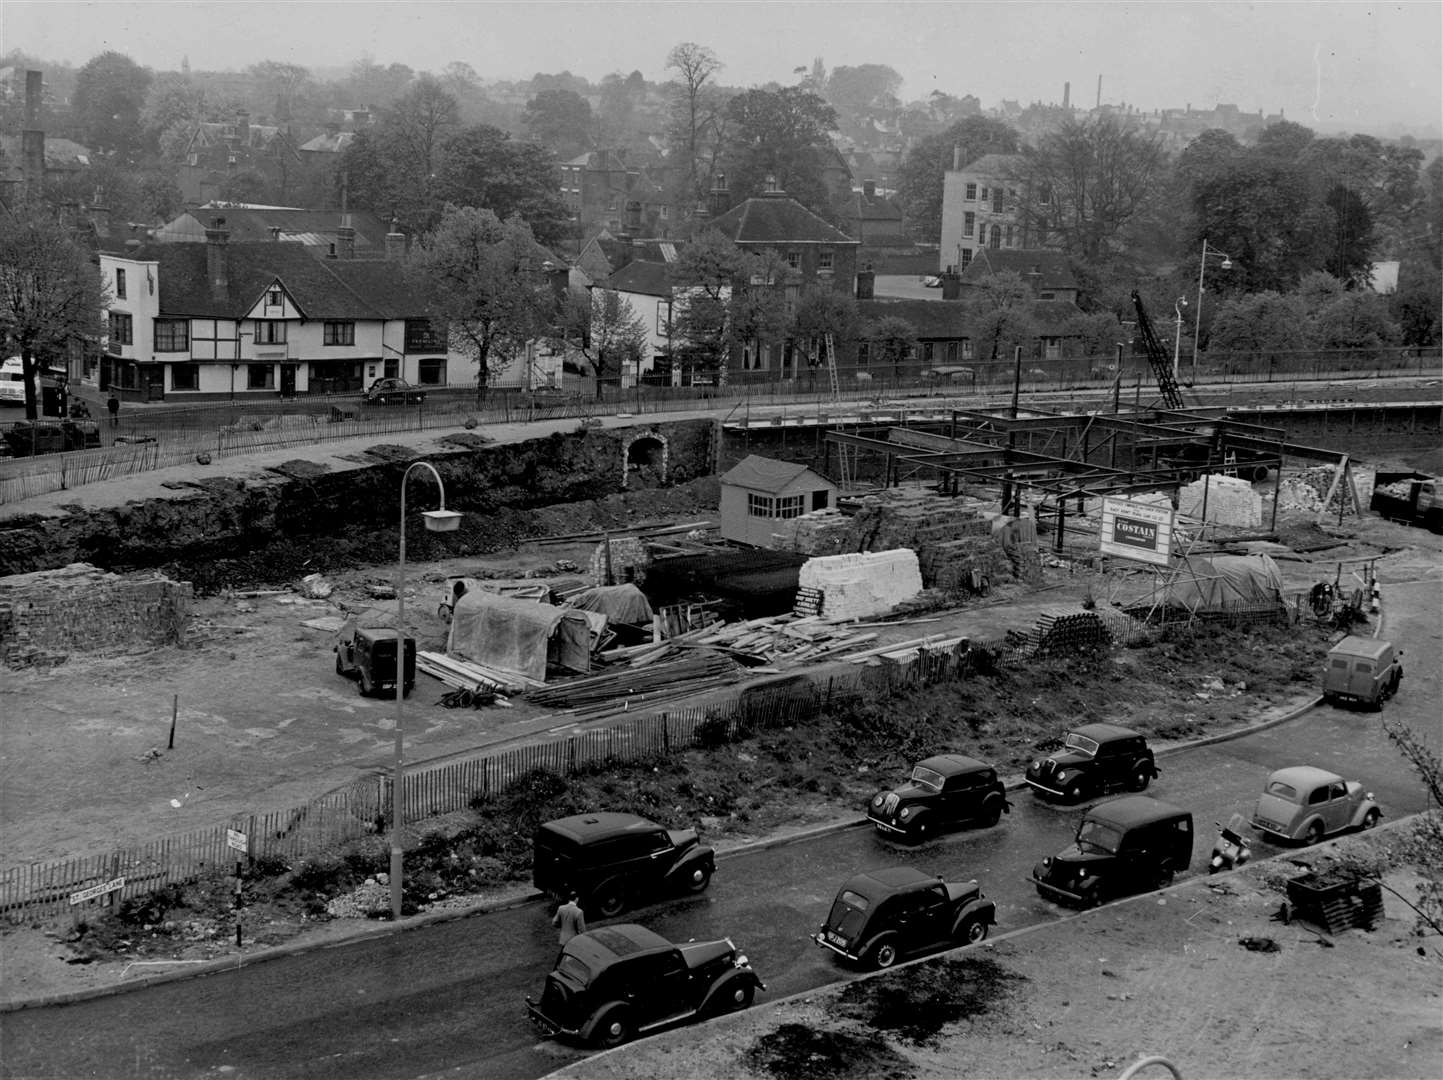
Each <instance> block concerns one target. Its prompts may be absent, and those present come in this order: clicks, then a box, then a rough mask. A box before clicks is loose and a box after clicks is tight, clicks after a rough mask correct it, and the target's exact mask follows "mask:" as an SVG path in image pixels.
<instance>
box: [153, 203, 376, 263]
mask: <svg viewBox="0 0 1443 1080" xmlns="http://www.w3.org/2000/svg"><path fill="white" fill-rule="evenodd" d="M217 217H223V218H225V227H226V229H228V230H229V231H230V239H231V243H246V242H249V241H257V240H270V239H272V236H271V229H272V228H277V229H280V230H281V235H282V236H283V237H286V238H299V237H300V236H302V235H303V234H306V233H312V234H318V235H319V237H321V238H324V240H325V242H326V243H334V242H335V240H336V230H337V229H339V228H340V227H341V212H340V211H339V210H306V209H299V208H293V207H282V206H273V207H237V206H227V207H224V208H221V207H216V208H214V209H202V210H187V211H186V212H184V213H182V214H181V215H179V216H178V217H176V218H175V219H174V220H173V221H170V222H167V223H166V224H165V225H162V226H161V227H160V228H159V229H157V230H156V238H157V239H159V240H188V241H192V242H199V241H203V240H204V239H205V229H206V226H207V225H208V224H210V223H211V222H212V221H214V219H215V218H217ZM351 227H352V228H353V229H355V230H356V251H357V252H364V251H367V250H374V251H377V252H380V251H384V250H385V245H386V232H387V225H386V224H385V223H384V222H382V221H381V219H380V218H379V217H377V216H376V215H375V214H373V213H371V212H370V211H368V210H353V211H351Z"/></svg>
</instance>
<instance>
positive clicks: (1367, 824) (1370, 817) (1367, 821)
mask: <svg viewBox="0 0 1443 1080" xmlns="http://www.w3.org/2000/svg"><path fill="white" fill-rule="evenodd" d="M1382 816H1383V815H1382V814H1380V813H1379V812H1378V809H1377V807H1374V808H1373V809H1372V810H1369V811H1368V812H1367V813H1366V814H1364V815H1363V828H1365V829H1371V828H1373V826H1375V825H1377V824H1378V819H1379V818H1380V817H1382Z"/></svg>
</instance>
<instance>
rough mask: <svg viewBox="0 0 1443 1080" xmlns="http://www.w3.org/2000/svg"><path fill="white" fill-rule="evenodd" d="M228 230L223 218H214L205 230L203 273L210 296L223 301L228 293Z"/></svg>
mask: <svg viewBox="0 0 1443 1080" xmlns="http://www.w3.org/2000/svg"><path fill="white" fill-rule="evenodd" d="M229 239H230V230H229V229H227V228H226V227H225V218H223V217H218V218H215V219H214V220H213V221H212V222H211V224H210V225H208V226H206V230H205V273H206V277H207V278H209V279H210V294H211V296H212V297H214V298H215V299H217V300H220V299H224V298H225V297H226V295H227V294H228V293H229V291H230V279H229V276H228V275H227V273H226V242H227V241H228V240H229Z"/></svg>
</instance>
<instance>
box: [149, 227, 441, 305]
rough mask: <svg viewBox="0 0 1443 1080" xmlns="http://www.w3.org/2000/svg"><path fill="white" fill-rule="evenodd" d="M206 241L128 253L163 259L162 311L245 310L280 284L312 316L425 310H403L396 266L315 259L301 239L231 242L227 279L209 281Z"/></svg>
mask: <svg viewBox="0 0 1443 1080" xmlns="http://www.w3.org/2000/svg"><path fill="white" fill-rule="evenodd" d="M208 247H209V245H207V244H150V245H146V246H144V247H141V248H138V249H133V250H131V251H128V252H126V253H125V257H127V258H134V259H154V260H156V261H158V262H159V263H160V267H159V273H158V275H157V276H158V279H159V281H158V284H159V287H160V312H161V314H163V315H189V316H192V317H201V318H207V317H208V318H218V319H235V318H240V317H242V316H243V315H245V314H246V313H247V312H249V311H250V310H251V308H253V307H254V306H255V304H256V303H257V302H258V301H259V300H260V298H261V295H262V294H263V293H264V292H265V290H266V289H268V288H270V287H271V285H272V284H273V283H274V282H277V281H279V282H280V284H281V286H282V287H283V288H284V289H285V291H286V292H287V293H288V294H289V295H290V296H291V298H292V299H293V300H294V301H295V303H296V306H297V307H298V308H300V310H301V313H302V314H303V315H304V316H305V317H306V318H308V319H383V318H400V317H402V316H403V315H404V314H414V315H421V314H424V307H423V306H422V307H419V308H417V309H415V310H406V308H407V307H408V299H409V298H410V297H411V291H410V289H409V287H408V286H407V283H406V278H405V272H404V269H403V268H402V266H401V264H399V263H392V262H361V261H354V262H353V261H350V260H344V259H318V258H316V257H315V255H313V254H312V253H311V252H310V250H308V249H307V248H306V247H305V246H304V245H303V244H289V243H259V244H245V243H241V244H227V245H226V253H225V254H226V282H227V287H226V289H225V291H224V292H222V293H221V294H219V295H217V294H216V293H215V292H214V291H213V290H212V289H211V285H210V274H209V271H208V269H207V263H206V258H207V250H208Z"/></svg>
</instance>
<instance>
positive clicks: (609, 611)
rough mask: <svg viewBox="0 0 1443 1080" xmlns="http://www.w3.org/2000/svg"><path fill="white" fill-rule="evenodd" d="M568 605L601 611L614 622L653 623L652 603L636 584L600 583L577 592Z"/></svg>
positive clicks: (585, 609)
mask: <svg viewBox="0 0 1443 1080" xmlns="http://www.w3.org/2000/svg"><path fill="white" fill-rule="evenodd" d="M567 606H568V607H574V608H580V609H581V610H582V611H599V612H601V613H602V614H603V615H605V616H606V617H607V618H608V619H610V620H611V621H612V622H620V623H631V624H632V625H633V626H650V625H651V614H652V612H651V604H650V603H648V602H647V599H646V594H645V593H643V592H642V591H641V590H640V589H638V588H637V587H636V586H635V585H598V586H597V587H596V588H594V589H587V590H586V591H585V592H583V593H577V594H576V595H575V596H573V597H572V598H571V599H570V600H569V601H567Z"/></svg>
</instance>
